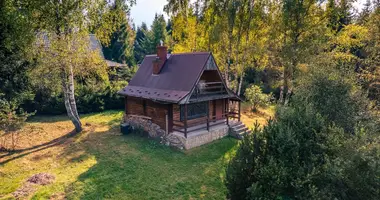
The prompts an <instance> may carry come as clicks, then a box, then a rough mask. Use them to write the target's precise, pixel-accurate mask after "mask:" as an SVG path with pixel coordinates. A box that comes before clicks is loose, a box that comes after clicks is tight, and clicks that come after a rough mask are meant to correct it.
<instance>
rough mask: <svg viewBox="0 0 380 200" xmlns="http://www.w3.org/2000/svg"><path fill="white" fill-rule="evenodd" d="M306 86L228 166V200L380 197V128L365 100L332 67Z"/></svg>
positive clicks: (302, 83)
mask: <svg viewBox="0 0 380 200" xmlns="http://www.w3.org/2000/svg"><path fill="white" fill-rule="evenodd" d="M299 83H300V86H298V87H297V88H296V90H295V95H294V96H293V97H292V99H291V103H290V105H289V106H285V107H279V108H278V110H277V112H276V117H275V120H271V121H269V122H268V125H267V126H265V127H264V128H263V129H262V130H258V128H257V126H256V128H255V129H254V131H253V134H249V135H247V136H245V137H244V139H243V141H242V143H241V145H240V146H239V149H238V150H237V153H236V156H235V157H234V158H233V159H231V161H230V163H229V165H228V167H227V171H226V173H227V175H226V181H225V183H226V186H227V189H228V197H229V198H230V199H380V190H379V188H380V179H379V177H380V150H379V149H380V145H379V144H380V143H379V141H378V140H379V139H378V138H380V137H379V129H378V126H376V124H377V125H378V123H377V121H376V120H375V119H376V118H374V117H372V113H371V112H370V110H369V105H370V104H369V102H368V101H367V100H366V98H365V95H361V94H362V93H361V91H360V89H359V88H357V87H356V86H355V84H354V82H353V81H352V79H350V77H348V76H347V77H344V76H342V75H341V74H340V73H339V72H338V71H336V70H333V69H332V68H330V69H328V68H327V69H326V68H323V67H320V68H318V69H311V70H310V71H309V75H308V76H306V77H305V79H303V80H301V81H300V82H299ZM373 125H374V126H373Z"/></svg>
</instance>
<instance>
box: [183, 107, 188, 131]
mask: <svg viewBox="0 0 380 200" xmlns="http://www.w3.org/2000/svg"><path fill="white" fill-rule="evenodd" d="M183 117H184V120H183V125H184V126H185V127H184V128H185V138H187V104H185V112H184V116H183Z"/></svg>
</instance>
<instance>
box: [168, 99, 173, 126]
mask: <svg viewBox="0 0 380 200" xmlns="http://www.w3.org/2000/svg"><path fill="white" fill-rule="evenodd" d="M172 131H173V104H168V132H169V133H171V132H172Z"/></svg>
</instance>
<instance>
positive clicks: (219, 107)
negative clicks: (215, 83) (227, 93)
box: [214, 99, 223, 119]
mask: <svg viewBox="0 0 380 200" xmlns="http://www.w3.org/2000/svg"><path fill="white" fill-rule="evenodd" d="M214 110H215V116H216V119H223V101H222V100H221V99H218V100H215V107H214Z"/></svg>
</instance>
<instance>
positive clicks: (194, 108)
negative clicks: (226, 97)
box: [180, 101, 208, 121]
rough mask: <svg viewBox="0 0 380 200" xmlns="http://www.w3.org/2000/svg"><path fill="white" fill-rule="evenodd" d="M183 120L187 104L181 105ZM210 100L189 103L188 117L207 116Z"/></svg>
mask: <svg viewBox="0 0 380 200" xmlns="http://www.w3.org/2000/svg"><path fill="white" fill-rule="evenodd" d="M180 112H181V121H183V120H184V119H185V117H184V114H185V106H183V105H181V109H180ZM207 113H208V102H207V101H206V102H200V103H193V104H188V105H187V119H195V118H199V117H204V116H207Z"/></svg>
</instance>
